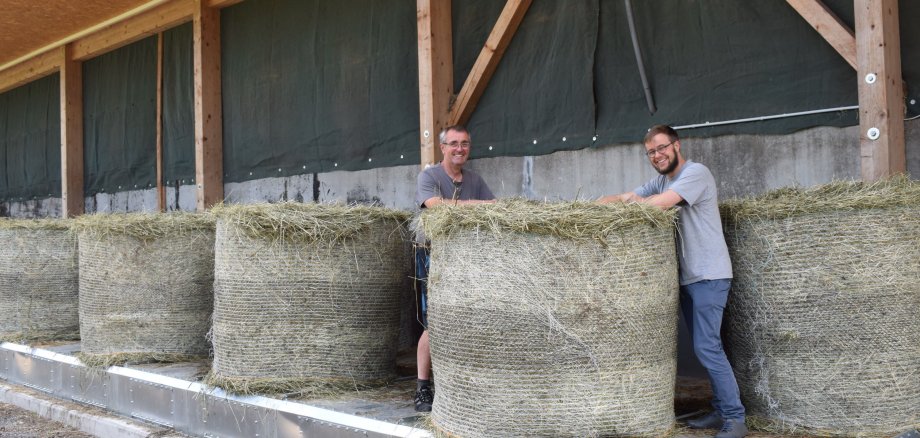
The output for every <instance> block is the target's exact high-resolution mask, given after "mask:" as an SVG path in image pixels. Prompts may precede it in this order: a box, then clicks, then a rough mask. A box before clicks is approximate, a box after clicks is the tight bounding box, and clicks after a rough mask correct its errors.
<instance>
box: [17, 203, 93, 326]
mask: <svg viewBox="0 0 920 438" xmlns="http://www.w3.org/2000/svg"><path fill="white" fill-rule="evenodd" d="M78 338H79V323H78V319H77V242H76V239H75V238H74V236H73V235H72V234H71V232H70V222H69V221H67V220H55V219H40V220H35V219H29V220H19V219H0V340H8V341H15V342H33V341H54V340H73V339H78Z"/></svg>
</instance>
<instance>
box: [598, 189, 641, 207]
mask: <svg viewBox="0 0 920 438" xmlns="http://www.w3.org/2000/svg"><path fill="white" fill-rule="evenodd" d="M644 199H645V198H643V197H641V196H639V195H637V194H635V192H628V193H620V194H619V195H607V196H602V197H600V198H598V200H597V201H596V202H597V203H598V204H611V203H614V202H642V201H643V200H644Z"/></svg>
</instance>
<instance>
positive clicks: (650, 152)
mask: <svg viewBox="0 0 920 438" xmlns="http://www.w3.org/2000/svg"><path fill="white" fill-rule="evenodd" d="M676 142H677V140H674V141H672V142H670V143H668V144H660V145H658V146H656V147H655V148H654V149H649V150H647V151H645V155H648V157H649V158H652V157H654V156H655V154H657V153H659V152H661V153H664V151H665V149H667V148H668V146H671V145H672V144H674V143H676Z"/></svg>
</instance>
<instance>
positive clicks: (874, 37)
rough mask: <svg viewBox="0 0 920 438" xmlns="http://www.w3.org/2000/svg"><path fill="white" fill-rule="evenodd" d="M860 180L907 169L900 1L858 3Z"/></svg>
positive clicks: (856, 6) (879, 0) (880, 176)
mask: <svg viewBox="0 0 920 438" xmlns="http://www.w3.org/2000/svg"><path fill="white" fill-rule="evenodd" d="M854 11H855V13H856V54H857V61H858V62H857V64H858V68H857V74H856V77H857V80H858V81H859V129H860V139H859V140H860V157H861V169H860V170H861V173H862V179H863V180H865V181H875V180H878V179H880V178H884V177H886V176H889V175H892V174H895V173H903V172H906V171H907V157H906V152H905V147H904V88H903V85H902V79H901V40H900V34H899V30H898V0H855V2H854Z"/></svg>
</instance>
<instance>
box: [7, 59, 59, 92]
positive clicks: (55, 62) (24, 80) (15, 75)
mask: <svg viewBox="0 0 920 438" xmlns="http://www.w3.org/2000/svg"><path fill="white" fill-rule="evenodd" d="M62 53H63V52H62V51H61V50H60V49H58V50H52V51H50V52H46V53H43V54H41V55H38V56H36V57H34V58H31V59H29V60H28V61H25V62H23V63H20V64H16V65H15V66H13V67H10V68H8V69H6V70H2V71H0V93H2V92H4V91H8V90H11V89H13V88H16V87H19V86H21V85H25V84H28V83H29V82H32V81H34V80H36V79H39V78H41V77H44V76H48V75H50V74H52V73H54V72H56V71H58V69H59V68H60V67H61V63H62V62H63V58H62V57H61V56H62Z"/></svg>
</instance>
